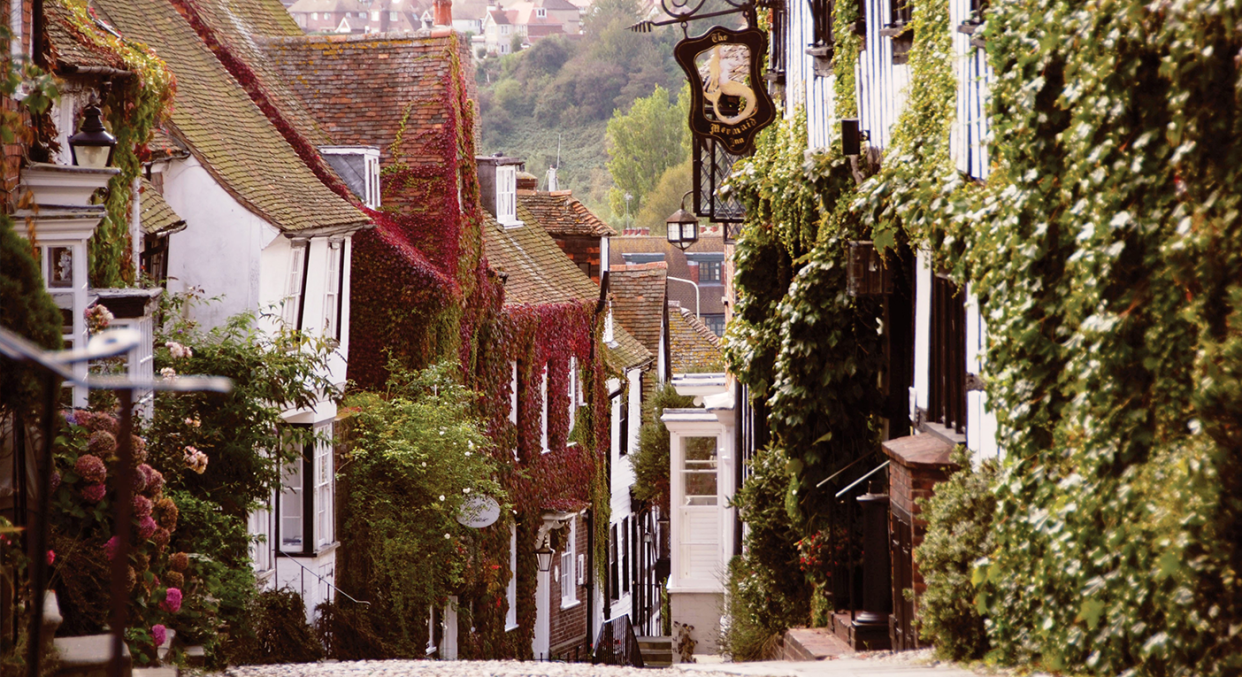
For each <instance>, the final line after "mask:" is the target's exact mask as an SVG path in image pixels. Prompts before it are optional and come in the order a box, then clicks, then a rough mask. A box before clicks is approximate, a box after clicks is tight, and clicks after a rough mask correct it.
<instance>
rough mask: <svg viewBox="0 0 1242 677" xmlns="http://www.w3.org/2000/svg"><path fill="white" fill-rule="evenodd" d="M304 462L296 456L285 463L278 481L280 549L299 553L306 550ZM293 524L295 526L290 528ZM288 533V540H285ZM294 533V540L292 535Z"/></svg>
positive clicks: (278, 535)
mask: <svg viewBox="0 0 1242 677" xmlns="http://www.w3.org/2000/svg"><path fill="white" fill-rule="evenodd" d="M305 470H306V462H305V460H304V459H302V458H300V457H299V458H298V459H297V460H296V461H293V462H292V463H287V464H285V467H284V470H283V471H282V472H281V482H280V516H279V522H278V529H279V533H278V534H277V538H279V539H280V544H279V545H280V551H281V552H288V553H297V554H300V553H302V552H305V550H306V543H305V538H306V521H305V520H306V515H305V514H304V513H305V507H306V501H305V499H304V492H305V491H306V472H305ZM290 525H294V527H295V528H290ZM286 534H289V535H290V537H289V539H288V540H289V542H286ZM294 535H296V541H294V540H292V537H293V536H294Z"/></svg>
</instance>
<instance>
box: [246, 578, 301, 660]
mask: <svg viewBox="0 0 1242 677" xmlns="http://www.w3.org/2000/svg"><path fill="white" fill-rule="evenodd" d="M247 626H248V627H249V628H250V629H251V633H250V635H249V636H248V637H245V638H244V639H239V640H237V641H235V645H236V648H235V650H234V651H233V654H232V655H233V658H234V659H235V660H236V662H237V663H238V664H239V665H274V664H279V663H314V662H315V661H318V660H321V659H322V658H323V647H322V646H320V644H319V640H318V639H317V638H316V637H315V633H314V631H313V630H312V629H311V626H310V624H309V623H307V622H306V603H305V602H303V601H302V596H301V595H299V594H298V593H296V592H293V591H292V590H269V591H267V592H261V593H259V594H258V595H255V598H254V602H253V603H252V604H251V607H250V618H249V622H248V624H247Z"/></svg>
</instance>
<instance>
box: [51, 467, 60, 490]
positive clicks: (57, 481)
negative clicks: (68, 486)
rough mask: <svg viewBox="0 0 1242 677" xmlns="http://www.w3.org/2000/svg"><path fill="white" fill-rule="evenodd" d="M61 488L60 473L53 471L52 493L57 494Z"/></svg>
mask: <svg viewBox="0 0 1242 677" xmlns="http://www.w3.org/2000/svg"><path fill="white" fill-rule="evenodd" d="M59 488H60V471H59V470H53V471H52V493H56V490H57V489H59Z"/></svg>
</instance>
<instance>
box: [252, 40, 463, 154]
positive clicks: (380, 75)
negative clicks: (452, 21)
mask: <svg viewBox="0 0 1242 677" xmlns="http://www.w3.org/2000/svg"><path fill="white" fill-rule="evenodd" d="M454 44H455V41H454V39H453V37H452V36H451V35H449V34H448V32H447V31H445V32H441V33H433V34H432V35H430V36H408V35H392V34H388V35H385V34H380V35H364V36H347V35H307V36H299V37H290V38H281V39H274V40H268V41H266V42H265V43H264V50H265V52H266V54H267V56H268V59H269V61H270V64H271V67H272V68H273V69H275V71H276V72H277V73H278V74H279V75H280V77H281V78H283V79H284V80H285V81H286V82H288V83H289V85H290V86H291V87H292V89H293V90H294V91H295V92H296V93H297V95H298V96H299V97H300V98H301V100H302V101H303V102H304V103H305V105H306V106H307V108H308V109H309V110H310V112H311V114H312V115H313V116H314V117H315V119H316V120H317V121H318V122H319V124H320V126H321V127H322V128H323V130H324V131H325V132H326V133H327V134H328V135H329V136H331V137H332V140H333V142H334V143H336V144H338V145H344V146H377V147H379V149H380V164H381V167H387V166H389V165H390V164H391V163H392V156H391V146H392V144H393V142H394V141H395V140H396V137H397V134H398V132H400V131H402V130H404V137H403V138H404V139H405V144H404V146H403V150H404V152H405V156H404V157H403V160H404V162H405V163H406V164H408V165H410V166H411V167H418V166H426V167H434V168H436V169H437V170H438V171H441V172H442V171H444V154H443V151H442V150H440V149H438V148H432V147H428V148H426V149H425V152H422V153H420V152H416V151H412V150H411V146H412V145H414V144H412V143H411V142H412V141H418V140H419V139H422V138H424V137H430V136H432V135H434V134H435V133H436V132H438V131H439V130H440V129H441V128H443V126H444V125H445V124H446V123H448V122H449V118H448V116H449V112H450V108H451V107H450V105H448V103H447V101H448V100H449V99H450V94H449V92H448V91H447V90H446V86H447V83H448V82H449V81H450V79H451V77H452V74H451V71H452V69H453V68H454V66H453V62H454V59H452V58H450V57H451V50H452V49H453V45H454ZM469 49H470V46H469V45H468V44H466V41H464V40H462V41H460V44H459V45H458V50H459V53H458V54H457V55H456V56H457V61H458V62H459V63H462V64H470V63H471V59H470V54H469ZM464 79H465V80H466V86H467V92H468V94H469V95H470V98H471V99H473V98H475V96H474V91H473V88H474V87H475V84H474V77H473V74H466V75H465V76H464ZM476 131H477V128H476Z"/></svg>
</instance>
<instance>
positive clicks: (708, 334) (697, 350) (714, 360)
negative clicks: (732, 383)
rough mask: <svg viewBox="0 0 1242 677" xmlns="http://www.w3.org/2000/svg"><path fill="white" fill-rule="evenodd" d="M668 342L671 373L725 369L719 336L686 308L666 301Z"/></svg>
mask: <svg viewBox="0 0 1242 677" xmlns="http://www.w3.org/2000/svg"><path fill="white" fill-rule="evenodd" d="M668 342H669V361H670V362H671V367H672V371H673V374H674V375H677V374H702V373H721V372H724V370H725V367H724V349H723V347H722V346H721V343H720V337H719V336H717V335H716V334H714V333H713V332H712V330H711V329H708V328H707V325H705V324H703V322H702V321H700V320H699V318H697V317H695V315H694V313H693V312H691V311H690V310H689V309H687V308H685V307H682V306H680V305H677V306H673V305H672V304H669V309H668Z"/></svg>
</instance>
